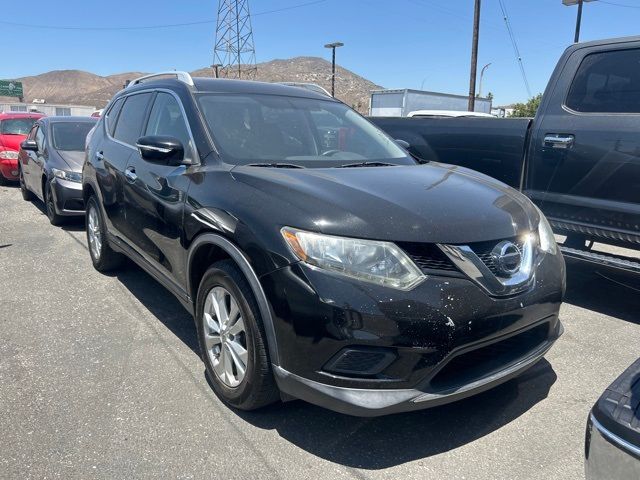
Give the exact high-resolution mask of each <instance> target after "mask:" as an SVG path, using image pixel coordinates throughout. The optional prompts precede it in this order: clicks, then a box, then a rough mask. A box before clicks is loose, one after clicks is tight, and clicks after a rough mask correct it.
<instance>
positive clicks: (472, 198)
mask: <svg viewBox="0 0 640 480" xmlns="http://www.w3.org/2000/svg"><path fill="white" fill-rule="evenodd" d="M232 175H233V177H234V178H235V179H236V180H238V181H240V182H243V183H245V184H247V185H250V186H252V187H253V188H255V189H258V190H260V191H261V192H262V193H263V194H265V195H266V196H267V197H268V198H270V199H274V200H275V199H279V200H280V202H277V203H276V204H275V205H276V206H275V208H276V209H277V211H274V212H273V215H272V218H273V221H276V219H286V220H285V221H286V222H288V225H289V226H292V227H297V228H303V229H309V230H314V231H321V232H323V233H327V234H333V235H343V236H349V237H359V238H369V239H378V240H391V241H404V242H429V243H451V244H465V243H471V242H480V241H486V240H496V239H501V238H509V237H514V236H516V235H520V234H523V233H526V232H529V231H531V230H532V229H533V228H535V226H536V225H537V219H538V214H537V212H536V211H535V208H534V207H533V206H532V204H531V203H530V201H529V200H528V199H527V198H526V197H524V196H523V195H522V194H520V193H519V192H517V191H515V190H514V189H512V188H510V187H508V186H506V185H504V184H502V183H500V182H498V181H497V180H493V179H491V178H490V177H487V176H486V175H482V174H480V173H477V172H474V171H472V170H468V169H465V168H463V167H459V166H455V165H444V164H439V163H433V162H432V163H429V164H426V165H416V166H393V167H360V168H322V169H285V168H260V167H249V166H238V167H235V168H234V169H233V170H232ZM296 212H297V215H296ZM265 213H266V212H265ZM290 217H293V218H290Z"/></svg>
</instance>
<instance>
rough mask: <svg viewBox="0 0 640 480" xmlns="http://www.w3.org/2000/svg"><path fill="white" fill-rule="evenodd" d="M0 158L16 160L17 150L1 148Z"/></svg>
mask: <svg viewBox="0 0 640 480" xmlns="http://www.w3.org/2000/svg"><path fill="white" fill-rule="evenodd" d="M0 158H2V159H3V160H17V159H18V152H16V151H15V150H3V151H1V152H0Z"/></svg>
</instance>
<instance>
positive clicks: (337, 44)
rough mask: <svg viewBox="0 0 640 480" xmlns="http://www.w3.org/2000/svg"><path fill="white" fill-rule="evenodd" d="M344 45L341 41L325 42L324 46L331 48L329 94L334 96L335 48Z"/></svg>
mask: <svg viewBox="0 0 640 480" xmlns="http://www.w3.org/2000/svg"><path fill="white" fill-rule="evenodd" d="M338 47H344V43H342V42H333V43H327V44H326V45H325V46H324V48H330V49H331V96H332V97H335V96H336V48H338Z"/></svg>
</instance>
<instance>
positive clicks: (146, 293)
mask: <svg viewBox="0 0 640 480" xmlns="http://www.w3.org/2000/svg"><path fill="white" fill-rule="evenodd" d="M114 273H115V276H116V277H117V279H118V280H120V282H121V283H122V285H124V286H125V287H126V288H127V290H129V291H130V292H131V294H132V295H134V296H135V297H136V298H137V299H138V300H139V301H140V302H141V303H142V304H143V305H144V306H145V307H146V308H147V309H148V310H149V311H150V312H151V313H152V314H153V315H155V317H156V318H157V319H158V320H159V321H161V322H162V323H163V324H164V325H165V326H166V327H167V328H168V329H169V330H171V331H172V332H173V334H174V335H175V336H176V337H178V338H179V339H180V340H181V341H182V342H183V343H184V344H185V345H187V346H188V347H189V348H190V349H191V350H193V352H194V353H195V354H196V355H198V356H200V348H199V347H198V337H197V336H196V326H195V323H194V322H193V317H191V315H190V314H189V313H188V312H187V311H186V310H185V309H184V308H183V307H182V305H181V304H180V302H179V301H178V300H177V299H176V298H175V297H174V296H173V294H172V293H171V292H169V291H168V290H167V289H165V288H164V287H163V286H162V285H160V284H159V283H158V282H156V281H155V280H154V279H153V278H152V277H151V276H149V275H147V273H146V272H144V271H143V270H142V269H141V268H139V267H138V266H137V265H135V264H134V263H133V262H130V261H128V262H127V264H126V266H124V267H123V268H122V269H121V270H118V271H116V272H114Z"/></svg>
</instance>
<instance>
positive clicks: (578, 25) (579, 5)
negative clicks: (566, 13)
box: [573, 0, 582, 43]
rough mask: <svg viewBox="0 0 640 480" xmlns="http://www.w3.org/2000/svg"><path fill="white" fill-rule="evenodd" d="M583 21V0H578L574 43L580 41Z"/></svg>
mask: <svg viewBox="0 0 640 480" xmlns="http://www.w3.org/2000/svg"><path fill="white" fill-rule="evenodd" d="M581 22H582V0H578V16H577V17H576V34H575V36H574V37H573V43H578V42H579V41H580V23H581Z"/></svg>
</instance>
